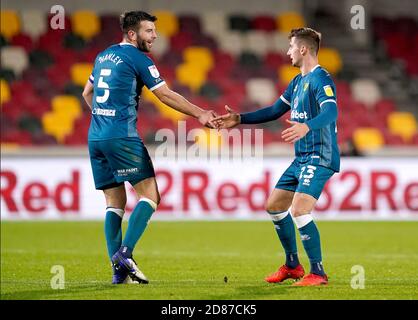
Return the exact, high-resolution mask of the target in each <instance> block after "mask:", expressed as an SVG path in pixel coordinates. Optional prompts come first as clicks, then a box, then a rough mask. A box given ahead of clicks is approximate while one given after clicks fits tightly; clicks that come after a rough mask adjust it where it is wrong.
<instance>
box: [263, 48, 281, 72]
mask: <svg viewBox="0 0 418 320" xmlns="http://www.w3.org/2000/svg"><path fill="white" fill-rule="evenodd" d="M285 59H286V58H285V57H283V55H282V54H280V53H276V52H269V53H267V54H266V55H265V56H264V65H265V66H266V67H268V68H271V69H273V70H278V69H279V67H280V66H281V65H282V64H283V63H284V62H285Z"/></svg>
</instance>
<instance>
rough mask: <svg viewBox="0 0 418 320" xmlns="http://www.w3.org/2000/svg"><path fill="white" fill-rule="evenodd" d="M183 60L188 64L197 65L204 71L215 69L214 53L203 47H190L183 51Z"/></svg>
mask: <svg viewBox="0 0 418 320" xmlns="http://www.w3.org/2000/svg"><path fill="white" fill-rule="evenodd" d="M183 60H184V62H185V63H187V64H192V65H195V66H196V67H198V68H200V69H202V70H203V71H206V72H207V71H209V70H210V69H212V68H213V65H214V59H213V56H212V52H211V51H210V50H209V49H207V48H203V47H188V48H186V49H185V50H184V51H183Z"/></svg>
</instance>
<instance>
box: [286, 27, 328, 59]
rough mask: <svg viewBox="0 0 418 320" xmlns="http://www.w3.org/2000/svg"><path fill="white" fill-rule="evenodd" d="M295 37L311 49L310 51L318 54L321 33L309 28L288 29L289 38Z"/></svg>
mask: <svg viewBox="0 0 418 320" xmlns="http://www.w3.org/2000/svg"><path fill="white" fill-rule="evenodd" d="M293 37H295V38H296V39H297V40H302V41H303V42H304V43H305V44H306V45H307V46H308V47H309V49H310V50H311V52H312V53H315V54H316V55H318V51H319V45H320V43H321V34H320V33H319V32H318V31H315V30H314V29H311V28H299V29H293V30H292V31H290V34H289V40H290V39H292V38H293Z"/></svg>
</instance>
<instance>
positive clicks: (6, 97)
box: [0, 79, 11, 105]
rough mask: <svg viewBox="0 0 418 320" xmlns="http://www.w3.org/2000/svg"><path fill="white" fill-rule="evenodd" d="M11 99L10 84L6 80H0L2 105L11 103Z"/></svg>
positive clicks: (0, 102) (0, 101)
mask: <svg viewBox="0 0 418 320" xmlns="http://www.w3.org/2000/svg"><path fill="white" fill-rule="evenodd" d="M10 99H11V94H10V88H9V84H8V83H7V82H6V80H4V79H0V105H2V104H3V103H5V102H9V101H10Z"/></svg>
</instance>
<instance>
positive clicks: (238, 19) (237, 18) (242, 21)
mask: <svg viewBox="0 0 418 320" xmlns="http://www.w3.org/2000/svg"><path fill="white" fill-rule="evenodd" d="M228 22H229V29H230V30H232V31H239V32H246V31H248V30H251V28H252V26H251V20H250V18H248V17H246V16H244V15H239V14H233V15H230V16H229V17H228Z"/></svg>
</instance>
